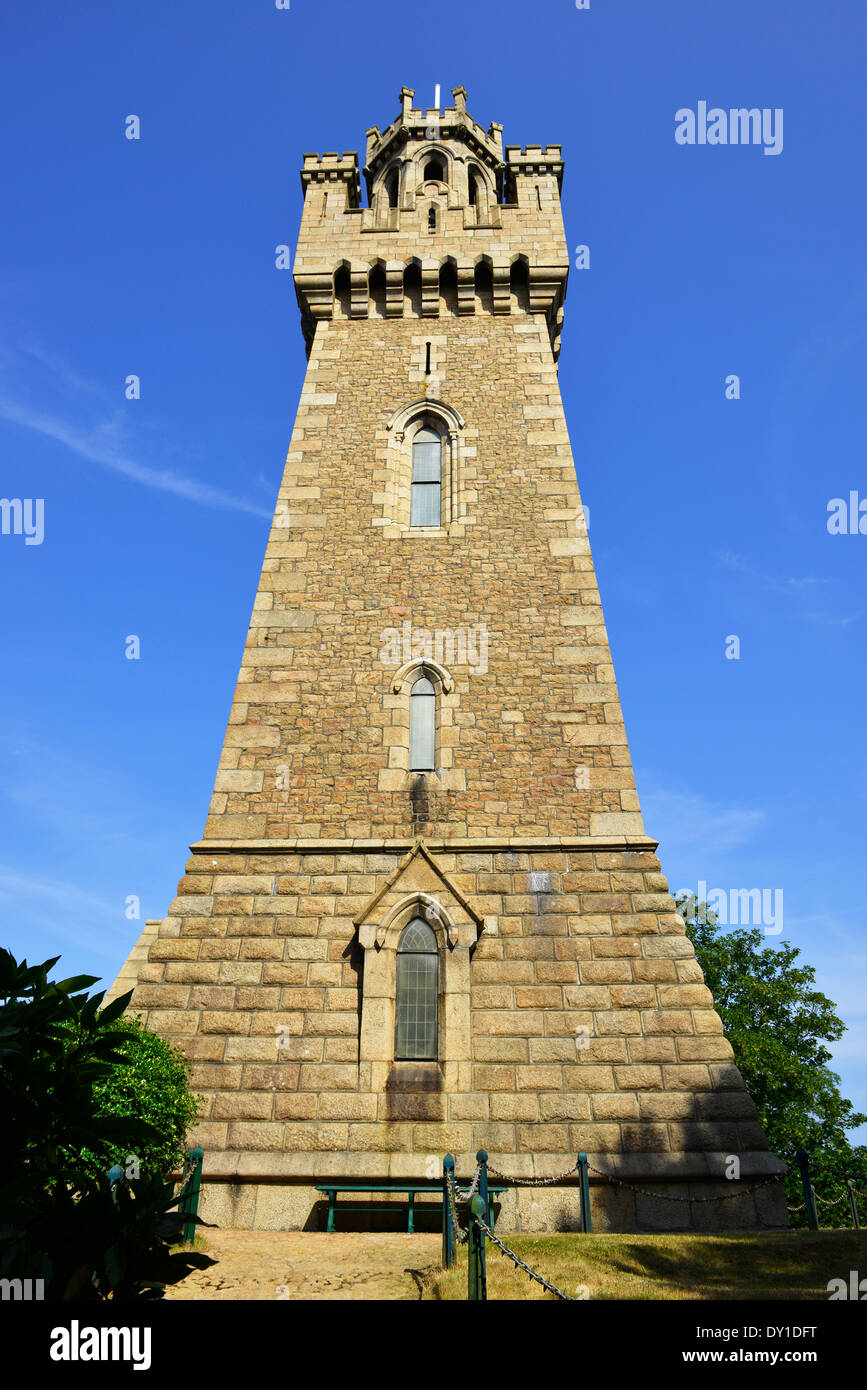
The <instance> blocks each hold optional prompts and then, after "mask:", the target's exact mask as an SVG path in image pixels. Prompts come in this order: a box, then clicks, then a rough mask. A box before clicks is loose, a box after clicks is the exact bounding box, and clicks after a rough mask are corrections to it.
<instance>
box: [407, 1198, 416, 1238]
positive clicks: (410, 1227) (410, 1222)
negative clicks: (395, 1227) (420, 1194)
mask: <svg viewBox="0 0 867 1390" xmlns="http://www.w3.org/2000/svg"><path fill="white" fill-rule="evenodd" d="M406 1229H407V1232H408V1234H409V1235H414V1234H415V1193H414V1192H410V1193H409V1209H408V1211H407V1215H406Z"/></svg>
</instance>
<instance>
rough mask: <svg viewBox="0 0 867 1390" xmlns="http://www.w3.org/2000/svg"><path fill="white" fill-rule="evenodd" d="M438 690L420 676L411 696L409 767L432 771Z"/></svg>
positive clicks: (412, 770)
mask: <svg viewBox="0 0 867 1390" xmlns="http://www.w3.org/2000/svg"><path fill="white" fill-rule="evenodd" d="M436 708H437V696H436V691H435V690H434V688H433V686H432V685H431V683H430V681H429V680H428V678H427V676H419V678H418V680H417V681H416V682H415V685H414V686H413V687H412V690H411V692H410V697H409V769H410V772H432V771H433V769H434V763H435V761H436Z"/></svg>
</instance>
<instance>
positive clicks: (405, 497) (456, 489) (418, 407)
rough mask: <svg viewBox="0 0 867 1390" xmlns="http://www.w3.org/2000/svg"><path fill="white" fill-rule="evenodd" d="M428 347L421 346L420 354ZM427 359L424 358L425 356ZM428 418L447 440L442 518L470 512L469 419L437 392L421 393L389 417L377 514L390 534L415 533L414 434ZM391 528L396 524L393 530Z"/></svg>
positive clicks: (449, 522) (452, 521) (448, 519)
mask: <svg viewBox="0 0 867 1390" xmlns="http://www.w3.org/2000/svg"><path fill="white" fill-rule="evenodd" d="M424 351H425V349H424V348H423V347H422V348H421V349H420V354H421V353H424ZM421 360H422V361H423V360H424V359H423V358H421ZM425 422H427V424H428V425H430V426H431V427H432V428H433V429H435V430H436V431H437V433H438V434H439V435H440V436H441V438H442V441H443V468H442V522H441V525H442V526H443V527H448V526H451V525H453V524H455V523H456V522H459V521H460V520H461V519H462V518H463V517H464V516H465V514H466V503H465V499H464V496H463V462H462V459H463V450H462V438H463V433H464V430H465V428H466V422H465V420H464V417H463V416H462V415H461V413H460V411H459V410H456V409H455V407H454V406H450V405H447V404H446V402H445V401H441V400H439V399H437V398H436V397H433V396H428V397H421V398H420V399H418V400H415V401H413V402H412V404H410V405H406V406H401V408H400V409H399V410H396V411H395V412H394V414H393V415H391V417H390V418H389V419H388V420H387V421H386V425H385V437H386V440H387V449H386V465H387V467H386V471H387V480H386V485H385V492H384V502H385V505H384V515H383V516H382V517H381V518H376V524H377V525H380V526H381V525H385V526H386V527H387V528H389V530H388V534H394V533H395V531H396V533H397V534H400V535H411V534H412V528H411V527H410V497H411V480H412V437H413V435H414V434H415V432H416V430H417V429H419V428H422V427H423V425H424V424H425ZM391 528H395V531H392V529H391Z"/></svg>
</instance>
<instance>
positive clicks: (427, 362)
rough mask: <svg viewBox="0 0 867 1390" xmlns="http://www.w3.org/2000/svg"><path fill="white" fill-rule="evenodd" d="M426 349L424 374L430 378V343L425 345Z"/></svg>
mask: <svg viewBox="0 0 867 1390" xmlns="http://www.w3.org/2000/svg"><path fill="white" fill-rule="evenodd" d="M424 349H425V351H424V374H425V376H430V343H425V345H424Z"/></svg>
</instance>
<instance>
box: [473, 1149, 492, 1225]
mask: <svg viewBox="0 0 867 1390" xmlns="http://www.w3.org/2000/svg"><path fill="white" fill-rule="evenodd" d="M476 1162H477V1163H478V1165H479V1167H480V1168H481V1170H482V1171H481V1173H480V1175H479V1196H480V1197H481V1199H482V1201H483V1202H484V1204H485V1207H486V1209H487V1210H488V1211H490V1210H491V1199H490V1197H489V1195H488V1154H487V1150H486V1149H479V1151H478V1153H477V1154H476ZM485 1220H486V1221H487V1222H488V1225H489V1226H491V1230H493V1226H492V1225H491V1222H490V1219H489V1218H488V1217H487V1216H486V1217H485Z"/></svg>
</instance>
